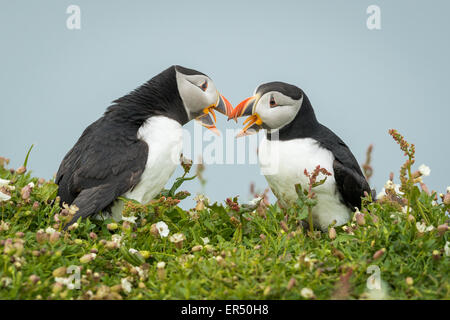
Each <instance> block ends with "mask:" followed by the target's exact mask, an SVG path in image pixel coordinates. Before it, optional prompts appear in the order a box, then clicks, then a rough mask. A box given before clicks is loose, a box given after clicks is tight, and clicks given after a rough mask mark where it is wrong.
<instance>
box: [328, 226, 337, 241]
mask: <svg viewBox="0 0 450 320" xmlns="http://www.w3.org/2000/svg"><path fill="white" fill-rule="evenodd" d="M328 237H329V238H330V239H331V240H334V239H336V229H335V228H334V227H331V228H330V230H328Z"/></svg>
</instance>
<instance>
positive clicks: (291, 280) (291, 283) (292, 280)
mask: <svg viewBox="0 0 450 320" xmlns="http://www.w3.org/2000/svg"><path fill="white" fill-rule="evenodd" d="M296 283H297V281H296V280H295V278H291V279H290V280H289V282H288V284H287V287H286V289H287V290H288V291H289V290H291V289H292V288H293V287H294V286H295V284H296Z"/></svg>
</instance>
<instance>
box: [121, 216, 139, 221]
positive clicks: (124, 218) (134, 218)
mask: <svg viewBox="0 0 450 320" xmlns="http://www.w3.org/2000/svg"><path fill="white" fill-rule="evenodd" d="M136 219H137V217H134V216H131V217H122V220H123V221H127V222H129V223H136Z"/></svg>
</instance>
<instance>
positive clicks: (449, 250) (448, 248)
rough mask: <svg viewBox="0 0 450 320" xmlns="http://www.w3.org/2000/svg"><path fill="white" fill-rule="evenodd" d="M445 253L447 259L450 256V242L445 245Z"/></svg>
mask: <svg viewBox="0 0 450 320" xmlns="http://www.w3.org/2000/svg"><path fill="white" fill-rule="evenodd" d="M444 251H445V255H446V256H447V257H448V256H450V242H449V241H447V242H446V243H445V246H444Z"/></svg>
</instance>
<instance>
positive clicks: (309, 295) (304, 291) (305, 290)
mask: <svg viewBox="0 0 450 320" xmlns="http://www.w3.org/2000/svg"><path fill="white" fill-rule="evenodd" d="M300 294H301V295H302V297H303V298H306V299H311V298H313V297H314V291H312V290H311V289H310V288H303V289H302V291H300Z"/></svg>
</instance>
